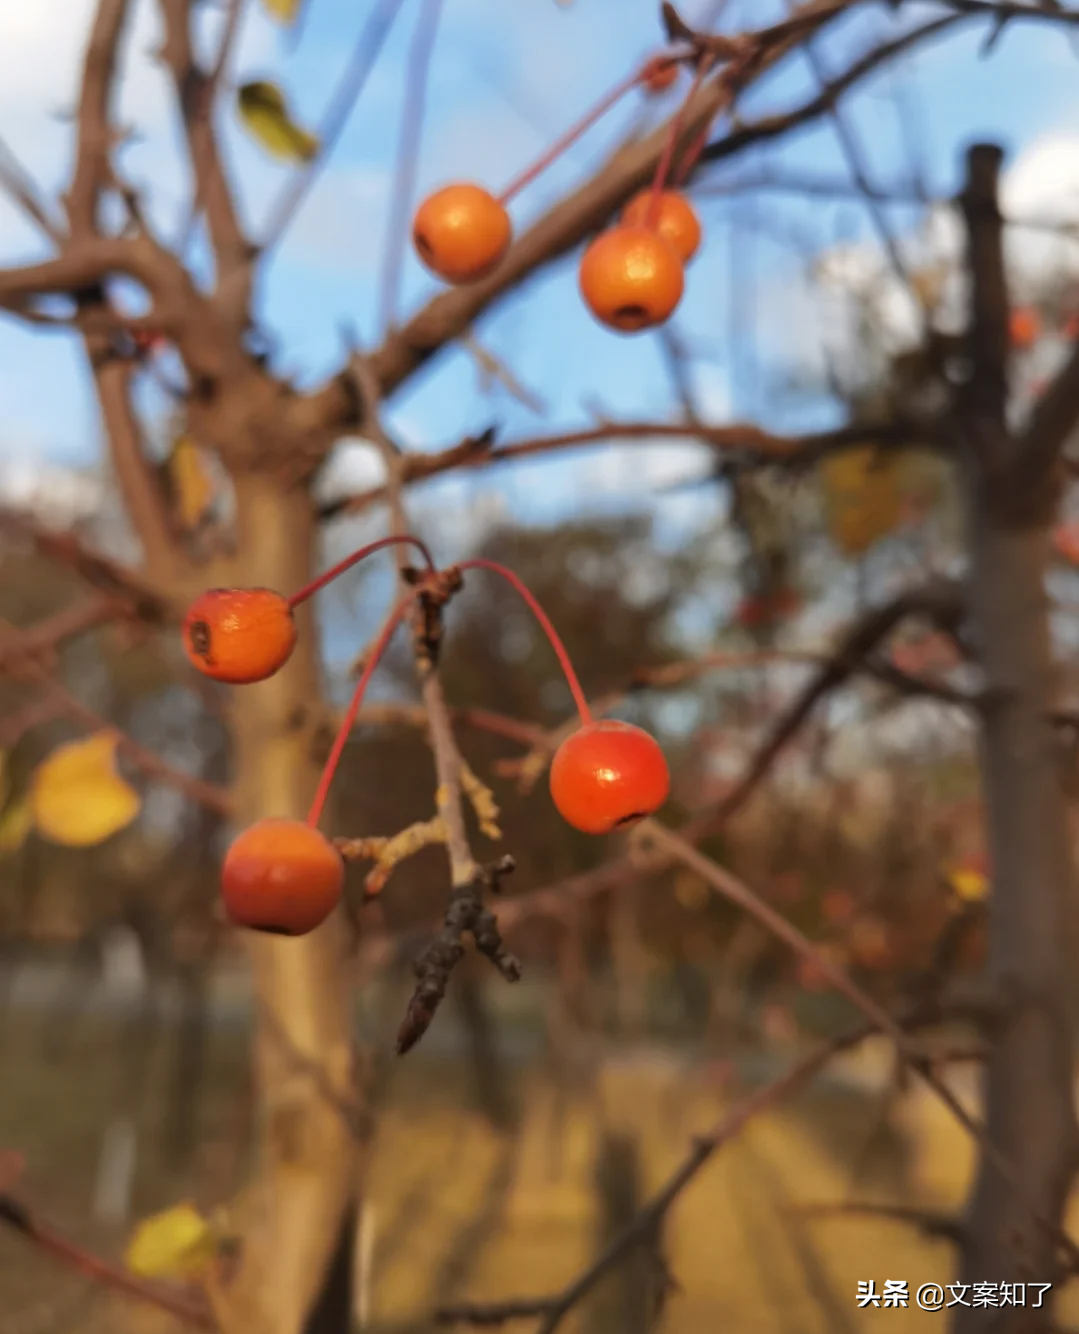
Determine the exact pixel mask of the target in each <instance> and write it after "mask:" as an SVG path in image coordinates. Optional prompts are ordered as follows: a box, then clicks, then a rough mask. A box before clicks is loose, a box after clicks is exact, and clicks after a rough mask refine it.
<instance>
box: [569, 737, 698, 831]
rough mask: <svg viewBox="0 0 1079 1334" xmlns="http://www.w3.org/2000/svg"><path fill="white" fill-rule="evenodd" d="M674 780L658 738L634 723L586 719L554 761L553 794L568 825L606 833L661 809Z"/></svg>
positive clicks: (583, 829) (624, 826)
mask: <svg viewBox="0 0 1079 1334" xmlns="http://www.w3.org/2000/svg"><path fill="white" fill-rule="evenodd" d="M670 786H671V779H670V772H669V770H668V768H667V761H666V758H665V757H664V754H663V751H662V750H661V749H660V746H659V743H658V742H657V741H656V739H655V738H654V737H652V736H650V735H649V734H648V733H647V732H645V731H643V730H642V729H641V728H640V727H634V726H633V725H632V724H631V723H622V722H617V721H615V720H614V719H604V720H602V721H600V722H591V723H586V724H585V725H584V726H583V727H581V728H579V729H578V730H577V731H576V732H574V733H573V734H572V736H569V737H567V738H566V740H565V741H563V742H562V744H561V745H560V746H559V747H558V750H557V751H556V752H555V756H554V759H553V760H552V762H551V797H552V798H553V800H554V804H555V806H556V808H557V809H558V813H559V814H560V815H561V816H562V818H563V819H564V820H565V821H566V823H567V824H570V825H572V826H573V828H574V829H579V830H581V832H582V833H585V834H607V833H610V832H611V830H613V829H617V828H626V827H628V826H629V825H632V824H636V823H637V821H638V820H643V819H644V818H645V816H648V815H652V814H653V813H654V812H655V811H658V810H659V808H660V807H661V806H662V805H663V803H664V802H665V801H666V800H667V794H668V793H669V791H670Z"/></svg>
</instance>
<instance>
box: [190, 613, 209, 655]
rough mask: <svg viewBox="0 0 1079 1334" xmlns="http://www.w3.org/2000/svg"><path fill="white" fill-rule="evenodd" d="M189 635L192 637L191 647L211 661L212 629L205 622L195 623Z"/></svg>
mask: <svg viewBox="0 0 1079 1334" xmlns="http://www.w3.org/2000/svg"><path fill="white" fill-rule="evenodd" d="M188 633H189V634H190V636H191V647H192V648H193V649H194V650H195V652H196V653H197V654H198V655H199V657H200V658H205V659H206V661H207V662H209V661H210V627H209V626H208V625H207V624H206V622H205V621H194V622H193V623H192V625H191V628H190V630H189V631H188Z"/></svg>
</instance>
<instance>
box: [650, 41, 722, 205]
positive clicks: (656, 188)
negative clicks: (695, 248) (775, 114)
mask: <svg viewBox="0 0 1079 1334" xmlns="http://www.w3.org/2000/svg"><path fill="white" fill-rule="evenodd" d="M714 63H715V57H714V56H705V57H704V58H703V59H702V60H701V61H700V63H699V64H698V65H697V72H696V74H694V76H693V82H692V83H691V84H690V85H689V92H688V93H686V95H685V98H684V99H683V101H682V105H681V106H680V107H679V108H678V111H677V112H676V113H675V116H674V119H673V120H672V121H671V128H670V133H669V134H668V135H667V142H666V143H665V144H664V145H663V152H662V153H661V154H660V158H659V161H658V162H657V163H656V174H655V176H654V177H653V178H652V197H651V199H649V201H648V212H647V214H646V215H645V219H644V225H645V226H646V227H651V228H656V227H658V226H659V214H660V207H661V203H660V200H661V196H662V194H663V187H664V186H665V185H666V183H667V175H668V173H669V172H670V169H671V160H672V158H673V157H674V149H675V145H676V144H677V143H678V138H679V135H680V134H681V133H682V123H683V121H684V120H685V118H686V108H687V107H688V106H689V104H690V102H692V101H693V98H694V97H695V96H696V94H697V89H698V88H699V87H700V86H701V84H702V83H703V82H704V80H705V77H706V76H707V74H708V71H709V70H710V69H711V68H712V65H713V64H714ZM706 132H707V131H706ZM702 147H703V145H702ZM697 151H698V152H700V149H698V150H697Z"/></svg>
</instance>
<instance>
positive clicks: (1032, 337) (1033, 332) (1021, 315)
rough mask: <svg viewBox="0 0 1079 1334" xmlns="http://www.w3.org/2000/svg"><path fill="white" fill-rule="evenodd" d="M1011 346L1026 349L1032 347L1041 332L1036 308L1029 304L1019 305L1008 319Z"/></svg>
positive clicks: (1039, 318)
mask: <svg viewBox="0 0 1079 1334" xmlns="http://www.w3.org/2000/svg"><path fill="white" fill-rule="evenodd" d="M1008 326H1009V333H1010V334H1011V340H1012V346H1013V347H1017V348H1020V349H1021V350H1023V351H1026V349H1027V348H1030V347H1033V346H1034V344H1035V343H1036V342H1037V341H1038V339H1039V337H1040V336H1041V332H1042V322H1041V317H1040V316H1039V314H1038V312H1037V311H1036V310H1033V309H1031V307H1029V306H1020V307H1018V308H1017V309H1015V310H1013V311H1012V313H1011V316H1010V317H1009V320H1008Z"/></svg>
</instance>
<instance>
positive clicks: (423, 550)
mask: <svg viewBox="0 0 1079 1334" xmlns="http://www.w3.org/2000/svg"><path fill="white" fill-rule="evenodd" d="M401 543H407V544H408V545H410V546H414V547H415V548H416V550H417V551H418V552H419V553H420V555H421V556H422V557H423V559H424V560H425V561H426V562H427V568H428V569H429V570H433V569H434V568H435V562H434V560H433V559H432V557H431V553H430V551H428V549H427V544H426V543H425V542H422V541H421V540H420V539H419V538H418V537H410V536H408V535H407V534H406V535H404V536H398V535H397V534H394V535H393V536H392V537H380V538H379V539H378V541H377V542H370V543H368V545H367V546H365V547H360V548H359V550H357V551H354V552H353V553H352V554H351V555H350V556H346V557H345V559H344V560H339V561H338V562H337V564H336V565H331V566H330V568H329V569H328V570H326V571H325V572H324V573H322V574H320V575H319V576H318V578H317V579H312V580H311V582H310V583H309V584H304V586H303V588H301V589H300V591H299V592H298V593H293V595H292V596H291V597H290V598H289V600H288V605H289V606H290V607H298V606H299V605H300V603H301V602H306V601H307V599H308V598H309V597H313V596H314V595H315V594H316V593H317V592H318V591H319V589H321V588H325V587H326V585H327V584H329V583H332V582H333V581H334V580H335V579H336V578H337V576H338V575H339V574H344V572H345V571H346V570H350V569H351V568H352V567H353V565H358V564H359V563H360V561H361V560H365V559H366V558H367V557H368V556H370V555H373V554H374V552H376V551H381V550H382V548H383V547H391V546H394V545H400V544H401Z"/></svg>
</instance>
